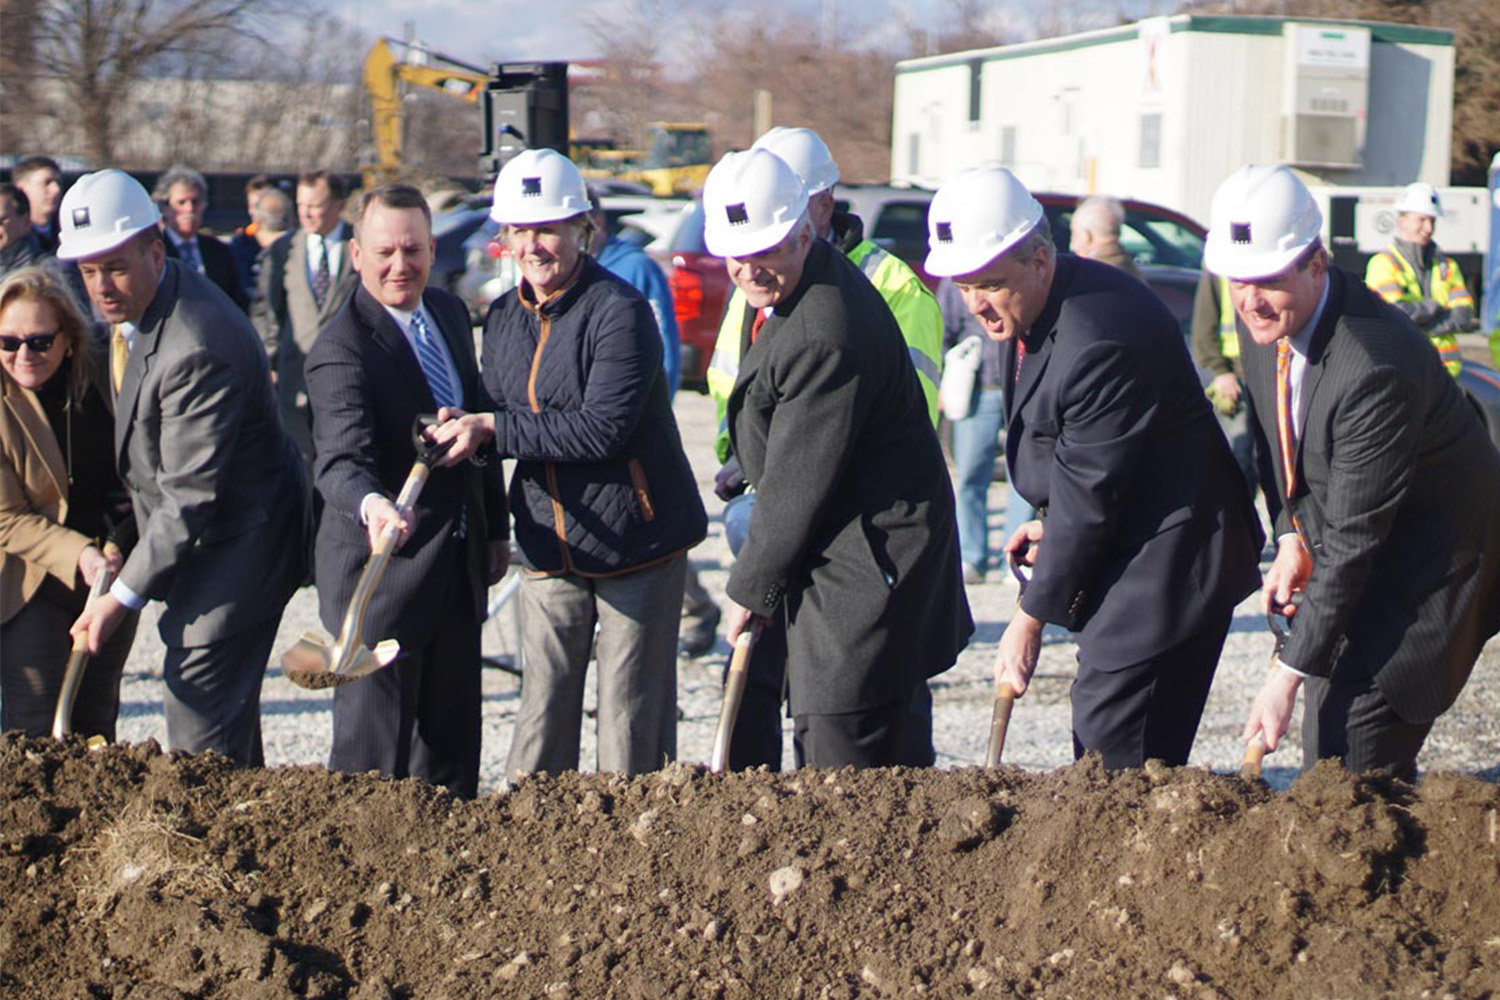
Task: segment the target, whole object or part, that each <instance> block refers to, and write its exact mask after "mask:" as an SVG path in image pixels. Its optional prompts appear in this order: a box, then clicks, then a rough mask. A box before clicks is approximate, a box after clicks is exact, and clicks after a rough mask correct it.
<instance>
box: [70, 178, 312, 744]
mask: <svg viewBox="0 0 1500 1000" xmlns="http://www.w3.org/2000/svg"><path fill="white" fill-rule="evenodd" d="M159 221H160V213H159V212H158V210H157V208H156V206H155V204H154V203H153V202H152V201H151V198H150V196H149V195H147V193H146V190H145V188H143V187H141V185H140V184H139V183H138V182H137V181H136V180H135V179H134V178H132V177H131V176H129V175H128V174H125V173H122V172H121V171H118V170H103V171H100V172H98V173H95V174H88V175H86V176H84V177H81V178H79V180H78V182H77V183H76V184H75V185H74V186H73V187H72V189H70V190H69V191H68V194H67V196H66V197H65V198H64V199H63V208H62V217H61V222H60V224H61V236H62V244H61V246H60V248H59V251H58V253H59V256H61V257H62V258H63V259H65V260H76V261H78V264H79V270H80V271H81V272H82V274H83V279H84V283H85V284H86V286H87V288H88V293H89V297H90V298H91V299H92V300H93V303H94V305H95V306H96V307H97V308H98V310H99V312H100V313H101V314H102V315H103V316H104V318H105V319H106V320H107V321H108V322H109V323H110V326H111V333H110V377H111V383H112V385H113V388H114V407H115V460H116V462H117V463H118V465H119V469H120V478H121V479H123V480H124V481H125V484H126V485H127V486H128V487H129V489H130V493H131V496H132V498H133V500H134V502H135V516H136V521H137V523H138V525H139V527H140V541H139V542H138V543H137V545H136V547H135V549H134V550H133V551H132V552H131V554H130V557H129V558H128V559H126V560H125V565H124V566H123V567H122V568H121V570H120V575H119V578H118V579H117V580H115V583H114V586H113V587H112V588H111V589H110V591H109V593H107V594H105V595H104V596H103V597H102V598H101V599H100V600H99V601H98V602H96V603H94V604H91V605H90V606H89V607H88V608H86V609H85V610H84V612H83V614H82V615H80V616H79V618H78V621H77V622H76V623H75V624H74V626H73V631H74V633H75V634H76V633H83V634H86V635H87V639H88V646H89V650H90V652H94V651H96V650H98V649H99V647H100V645H101V644H102V643H103V642H104V641H105V640H106V639H108V638H109V636H110V634H111V633H112V632H113V631H114V629H115V627H116V626H117V625H118V624H119V623H120V620H121V619H122V618H123V617H124V616H125V614H126V613H127V611H128V610H131V609H139V608H140V607H142V606H144V604H145V603H146V601H148V600H160V601H163V602H164V603H165V605H166V607H165V610H164V611H163V612H162V616H161V623H160V630H161V637H162V641H163V643H165V645H166V647H167V653H166V662H165V665H164V672H165V675H166V680H167V696H166V718H167V742H168V744H169V745H170V746H171V748H172V749H174V750H188V751H194V752H196V751H201V750H216V751H218V752H219V753H222V754H224V755H225V756H227V757H229V758H231V759H233V760H234V761H236V762H238V763H241V764H250V765H258V764H260V763H261V762H262V755H261V743H260V686H261V678H262V677H263V675H264V674H265V669H266V663H267V661H268V660H269V659H270V655H271V644H272V642H273V641H274V639H275V637H276V628H277V626H278V625H279V624H280V622H281V613H282V609H283V608H284V607H285V606H286V602H287V600H288V599H289V598H290V597H291V595H292V592H293V591H294V590H295V589H296V588H297V585H298V584H299V583H300V582H301V581H302V578H303V577H304V575H305V574H306V571H307V541H308V508H309V503H308V486H307V479H306V474H305V472H304V467H303V463H302V461H301V458H300V457H299V456H298V454H297V450H296V447H295V446H294V445H293V444H292V442H291V440H290V439H289V438H288V437H287V435H286V431H285V430H283V429H282V426H281V418H280V416H279V414H278V413H277V408H276V401H275V398H274V396H273V395H272V391H271V381H270V378H269V377H268V373H267V370H266V362H265V355H264V353H263V352H262V351H261V349H260V343H259V341H258V340H257V338H256V336H255V331H254V330H253V329H252V328H251V326H250V323H249V321H248V320H247V319H246V318H245V316H244V314H243V313H241V312H240V311H239V309H237V308H236V307H235V305H234V303H233V302H231V301H230V300H229V298H228V297H227V296H225V295H224V293H223V292H222V291H221V290H220V289H219V288H217V287H216V286H215V285H213V284H212V283H211V282H210V281H209V280H208V279H207V278H204V277H203V276H202V275H200V274H198V273H197V271H195V270H193V269H191V268H189V267H188V266H187V265H185V264H184V263H183V262H182V261H179V260H169V259H168V258H167V252H166V248H165V246H163V243H162V240H163V236H162V233H161V230H160V229H159V228H158V222H159Z"/></svg>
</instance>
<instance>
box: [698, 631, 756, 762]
mask: <svg viewBox="0 0 1500 1000" xmlns="http://www.w3.org/2000/svg"><path fill="white" fill-rule="evenodd" d="M759 637H760V626H759V625H756V626H755V627H753V628H748V629H746V630H745V631H743V632H741V633H740V634H739V636H738V638H736V639H735V640H734V656H732V657H731V658H730V660H729V674H728V676H726V677H725V678H724V702H723V704H721V705H720V706H719V724H718V726H717V727H716V728H715V730H714V749H713V754H712V756H710V757H709V760H708V769H709V770H710V771H713V772H714V773H715V774H717V773H719V772H721V771H724V770H725V769H727V768H728V767H729V741H730V740H731V739H732V738H733V737H734V723H735V720H736V719H738V718H739V714H740V702H742V701H743V700H744V699H745V678H746V677H747V676H748V674H749V670H750V653H751V651H752V650H753V649H755V640H756V639H758V638H759Z"/></svg>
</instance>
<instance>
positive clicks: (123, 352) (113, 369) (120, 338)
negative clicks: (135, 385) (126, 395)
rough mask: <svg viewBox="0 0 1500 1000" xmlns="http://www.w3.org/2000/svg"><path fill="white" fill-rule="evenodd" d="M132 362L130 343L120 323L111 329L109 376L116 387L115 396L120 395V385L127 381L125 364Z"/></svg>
mask: <svg viewBox="0 0 1500 1000" xmlns="http://www.w3.org/2000/svg"><path fill="white" fill-rule="evenodd" d="M129 360H130V341H128V340H126V339H125V332H124V331H123V330H121V329H120V324H119V323H113V324H111V325H110V328H109V375H110V380H111V381H112V382H113V383H114V386H115V395H117V396H118V395H119V394H120V384H121V383H123V382H124V381H125V363H126V362H127V361H129Z"/></svg>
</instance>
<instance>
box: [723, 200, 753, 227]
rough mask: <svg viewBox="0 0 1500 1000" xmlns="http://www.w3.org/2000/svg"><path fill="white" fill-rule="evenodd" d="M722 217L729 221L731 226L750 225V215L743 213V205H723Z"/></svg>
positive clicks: (742, 203)
mask: <svg viewBox="0 0 1500 1000" xmlns="http://www.w3.org/2000/svg"><path fill="white" fill-rule="evenodd" d="M724 215H725V216H726V217H727V218H728V219H729V224H730V225H731V226H748V225H749V224H750V213H749V212H747V211H745V203H744V202H740V203H739V204H738V205H725V206H724Z"/></svg>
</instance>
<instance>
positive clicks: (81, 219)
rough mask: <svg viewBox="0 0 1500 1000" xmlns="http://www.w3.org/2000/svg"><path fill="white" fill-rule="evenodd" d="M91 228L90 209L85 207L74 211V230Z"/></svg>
mask: <svg viewBox="0 0 1500 1000" xmlns="http://www.w3.org/2000/svg"><path fill="white" fill-rule="evenodd" d="M88 227H89V209H88V206H87V205H85V206H84V207H82V208H75V209H73V228H74V229H87V228H88Z"/></svg>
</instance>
